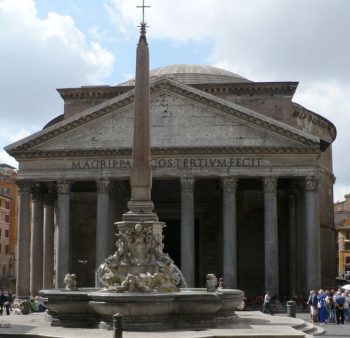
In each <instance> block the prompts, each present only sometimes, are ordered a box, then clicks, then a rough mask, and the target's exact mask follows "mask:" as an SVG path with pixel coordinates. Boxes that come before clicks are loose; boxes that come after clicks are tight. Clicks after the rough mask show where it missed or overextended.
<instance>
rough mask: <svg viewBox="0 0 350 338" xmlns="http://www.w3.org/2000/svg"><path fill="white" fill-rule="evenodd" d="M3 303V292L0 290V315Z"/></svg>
mask: <svg viewBox="0 0 350 338" xmlns="http://www.w3.org/2000/svg"><path fill="white" fill-rule="evenodd" d="M4 303H5V294H4V291H3V290H1V292H0V315H1V316H2V313H3V311H4Z"/></svg>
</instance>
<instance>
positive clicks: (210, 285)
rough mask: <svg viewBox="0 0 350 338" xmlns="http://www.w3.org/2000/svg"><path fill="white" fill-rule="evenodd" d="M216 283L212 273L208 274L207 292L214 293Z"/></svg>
mask: <svg viewBox="0 0 350 338" xmlns="http://www.w3.org/2000/svg"><path fill="white" fill-rule="evenodd" d="M217 283H218V280H217V278H216V276H215V275H214V274H212V273H208V274H207V291H208V292H215V291H216V285H217Z"/></svg>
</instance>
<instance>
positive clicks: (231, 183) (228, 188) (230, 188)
mask: <svg viewBox="0 0 350 338" xmlns="http://www.w3.org/2000/svg"><path fill="white" fill-rule="evenodd" d="M237 182H238V180H237V178H236V177H225V178H223V179H222V189H223V191H225V192H236V188H237Z"/></svg>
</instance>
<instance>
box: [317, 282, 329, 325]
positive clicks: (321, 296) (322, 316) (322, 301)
mask: <svg viewBox="0 0 350 338" xmlns="http://www.w3.org/2000/svg"><path fill="white" fill-rule="evenodd" d="M326 296H327V295H326V293H325V292H324V291H323V290H322V289H321V290H320V291H319V292H318V296H317V301H318V302H317V307H318V313H319V322H320V324H321V325H324V324H325V323H326V317H327V309H326Z"/></svg>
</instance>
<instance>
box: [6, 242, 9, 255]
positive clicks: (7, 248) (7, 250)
mask: <svg viewBox="0 0 350 338" xmlns="http://www.w3.org/2000/svg"><path fill="white" fill-rule="evenodd" d="M8 253H9V246H8V245H7V244H6V245H5V254H6V255H7V254H8Z"/></svg>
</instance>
